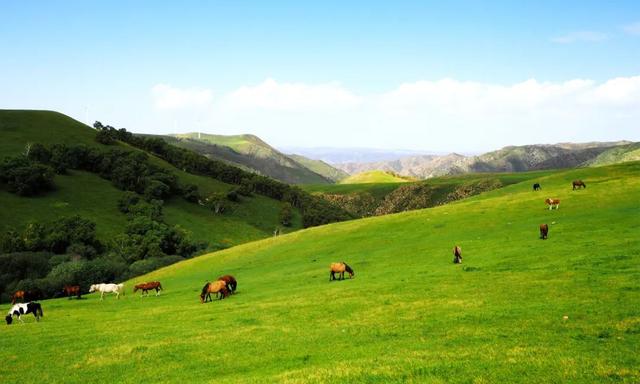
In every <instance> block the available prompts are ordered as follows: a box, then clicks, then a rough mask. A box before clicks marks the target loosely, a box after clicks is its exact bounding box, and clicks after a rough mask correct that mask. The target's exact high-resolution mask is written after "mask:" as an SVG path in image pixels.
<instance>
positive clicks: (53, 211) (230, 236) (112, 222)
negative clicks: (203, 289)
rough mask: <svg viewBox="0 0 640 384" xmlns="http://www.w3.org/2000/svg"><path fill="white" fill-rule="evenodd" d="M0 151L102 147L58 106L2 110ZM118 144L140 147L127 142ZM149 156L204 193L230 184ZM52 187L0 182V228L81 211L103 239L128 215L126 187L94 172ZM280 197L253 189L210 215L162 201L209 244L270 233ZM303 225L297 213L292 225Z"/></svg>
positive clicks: (172, 218) (173, 217) (177, 221)
mask: <svg viewBox="0 0 640 384" xmlns="http://www.w3.org/2000/svg"><path fill="white" fill-rule="evenodd" d="M0 138H1V140H0V153H2V155H16V154H19V153H22V152H23V151H24V150H25V147H26V146H27V145H28V144H30V143H31V144H33V143H46V144H55V143H63V144H68V145H74V144H83V145H86V146H88V147H98V148H106V146H104V145H102V144H99V143H98V142H96V140H95V130H94V129H92V128H89V127H87V126H86V125H84V124H82V123H80V122H78V121H76V120H73V119H72V118H70V117H68V116H65V115H63V114H60V113H57V112H49V111H13V110H0ZM117 146H119V147H122V148H128V149H130V150H132V151H139V150H138V149H135V148H131V147H129V146H128V145H126V144H122V143H118V144H117ZM150 161H151V162H152V163H153V164H155V165H156V166H158V167H161V168H164V169H167V170H169V171H170V172H172V173H173V174H175V175H176V176H178V178H179V179H180V181H182V182H185V183H191V184H194V185H197V186H198V187H199V190H200V192H201V193H203V194H210V193H214V192H219V193H226V192H228V191H229V190H231V189H233V188H234V186H232V185H230V184H226V183H223V182H220V181H218V180H215V179H212V178H208V177H203V176H198V175H193V174H190V173H187V172H184V171H182V170H180V169H178V168H175V167H174V166H172V165H170V164H168V163H167V162H165V161H164V160H162V159H160V158H158V157H156V156H153V155H150ZM54 183H55V185H56V190H54V191H52V192H49V193H47V194H45V195H43V196H38V197H19V196H16V195H14V194H10V193H8V192H7V191H5V190H3V189H2V188H0V206H2V207H3V209H2V210H0V230H7V229H9V228H15V227H22V226H24V225H26V224H27V223H30V222H34V221H42V220H50V219H53V218H56V217H59V216H65V215H73V214H79V215H81V216H82V217H86V218H88V219H90V220H92V221H94V222H95V223H96V224H97V230H98V233H99V234H100V237H101V238H102V239H104V240H106V239H108V238H110V237H112V236H113V235H115V234H117V233H120V232H122V230H123V227H124V224H125V222H126V216H125V215H124V214H122V213H121V212H119V211H118V209H117V201H118V200H119V199H120V198H121V197H122V196H123V194H124V192H123V191H121V190H119V189H117V188H115V187H114V186H113V185H112V184H111V183H110V182H109V181H107V180H104V179H102V178H101V177H99V176H98V175H96V174H93V173H89V172H83V171H69V174H68V175H56V176H55V180H54ZM281 204H282V203H281V202H279V201H276V200H273V199H269V198H266V197H264V196H260V195H254V196H253V197H250V198H244V200H243V201H242V203H240V204H235V205H234V206H233V208H232V209H231V210H230V211H229V212H228V214H225V215H214V214H212V213H211V211H210V210H209V209H207V208H205V207H202V206H200V205H198V204H191V203H187V202H184V201H182V200H181V199H171V200H169V201H166V202H165V205H164V208H163V209H164V212H165V216H166V219H167V221H168V223H169V224H172V225H180V226H181V227H183V228H184V229H186V230H187V231H189V232H190V233H192V234H194V235H195V236H197V238H198V240H202V241H206V242H208V243H209V244H210V245H223V246H231V245H236V244H239V243H243V242H246V241H249V240H256V239H260V238H264V237H267V236H271V235H272V234H273V229H274V228H276V227H277V226H279V221H278V215H279V212H280V208H281ZM300 227H301V222H300V216H299V213H298V212H296V213H295V220H294V226H293V229H299V228H300Z"/></svg>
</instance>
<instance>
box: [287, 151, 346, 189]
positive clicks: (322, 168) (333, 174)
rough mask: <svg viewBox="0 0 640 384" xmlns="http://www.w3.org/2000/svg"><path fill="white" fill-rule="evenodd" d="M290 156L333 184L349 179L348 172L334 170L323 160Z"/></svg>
mask: <svg viewBox="0 0 640 384" xmlns="http://www.w3.org/2000/svg"><path fill="white" fill-rule="evenodd" d="M288 156H289V157H290V158H292V159H293V160H295V161H297V162H298V163H300V164H302V165H304V166H305V167H307V168H308V169H310V170H312V171H313V172H315V173H317V174H319V175H321V176H323V177H325V178H327V179H329V180H331V181H333V182H336V183H337V182H339V181H340V180H342V179H345V178H347V177H349V174H348V173H347V172H345V171H343V170H340V169H337V168H334V167H332V166H331V165H329V164H327V163H325V162H324V161H322V160H313V159H309V158H308V157H304V156H301V155H288Z"/></svg>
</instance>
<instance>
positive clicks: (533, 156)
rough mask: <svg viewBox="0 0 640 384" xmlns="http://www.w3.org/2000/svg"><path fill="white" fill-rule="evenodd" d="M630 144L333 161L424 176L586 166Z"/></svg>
mask: <svg viewBox="0 0 640 384" xmlns="http://www.w3.org/2000/svg"><path fill="white" fill-rule="evenodd" d="M629 145H633V144H630V142H628V141H617V142H602V143H600V142H590V143H558V144H534V145H523V146H507V147H504V148H501V149H499V150H496V151H492V152H487V153H485V154H482V155H478V156H464V155H460V154H457V153H451V154H448V155H444V156H438V155H421V156H409V157H404V158H400V159H396V160H390V161H379V162H370V163H355V162H351V163H342V164H335V167H336V168H339V169H342V170H344V171H345V172H348V173H350V174H357V173H361V172H366V171H371V170H375V169H379V170H384V171H392V172H395V173H397V174H399V175H403V176H411V177H417V178H423V179H425V178H430V177H436V176H445V175H456V174H463V173H473V172H522V171H528V170H542V169H555V168H572V167H578V166H587V165H589V162H590V161H594V159H596V158H597V157H598V156H599V155H601V154H602V153H604V152H607V151H609V150H611V149H612V148H617V147H627V146H629ZM623 152H624V151H623ZM624 153H626V152H624ZM620 156H622V152H621V153H620ZM620 156H618V157H620ZM609 158H610V160H609V161H610V162H608V163H606V164H612V163H613V162H616V161H615V158H616V156H613V155H612V156H610V157H609ZM630 159H633V156H630ZM603 164H604V163H603Z"/></svg>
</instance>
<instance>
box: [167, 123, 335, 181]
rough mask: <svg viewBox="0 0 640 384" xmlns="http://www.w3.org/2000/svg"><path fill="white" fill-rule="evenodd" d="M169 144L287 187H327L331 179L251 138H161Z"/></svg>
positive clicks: (195, 135)
mask: <svg viewBox="0 0 640 384" xmlns="http://www.w3.org/2000/svg"><path fill="white" fill-rule="evenodd" d="M162 137H163V138H164V139H165V140H167V141H168V142H170V143H172V144H174V145H177V146H180V147H183V148H187V149H190V150H192V151H195V152H198V153H200V154H202V155H205V156H207V157H209V158H212V159H218V160H223V161H226V162H228V163H231V164H233V165H237V166H240V167H242V168H243V169H246V170H251V171H253V172H257V173H259V174H262V175H265V176H269V177H272V178H274V179H277V180H280V181H283V182H285V183H289V184H327V183H331V182H332V180H331V179H329V178H327V177H324V176H321V175H320V174H318V173H316V172H314V171H313V170H311V169H309V168H307V167H306V166H305V165H303V164H301V163H299V162H297V161H296V160H294V159H292V158H291V157H289V156H287V155H285V154H283V153H281V152H280V151H278V150H277V149H275V148H273V147H271V146H270V145H269V144H267V143H265V142H264V141H262V140H261V139H260V138H259V137H257V136H254V135H232V136H224V135H211V134H205V133H185V134H176V135H170V136H162Z"/></svg>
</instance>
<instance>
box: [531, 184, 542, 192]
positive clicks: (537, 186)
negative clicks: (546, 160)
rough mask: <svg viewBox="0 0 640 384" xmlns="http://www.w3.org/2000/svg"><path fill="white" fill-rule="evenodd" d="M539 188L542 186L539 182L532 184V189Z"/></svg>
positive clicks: (537, 189) (536, 189)
mask: <svg viewBox="0 0 640 384" xmlns="http://www.w3.org/2000/svg"><path fill="white" fill-rule="evenodd" d="M541 189H542V187H541V186H540V183H535V184H533V190H534V191H539V190H541Z"/></svg>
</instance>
